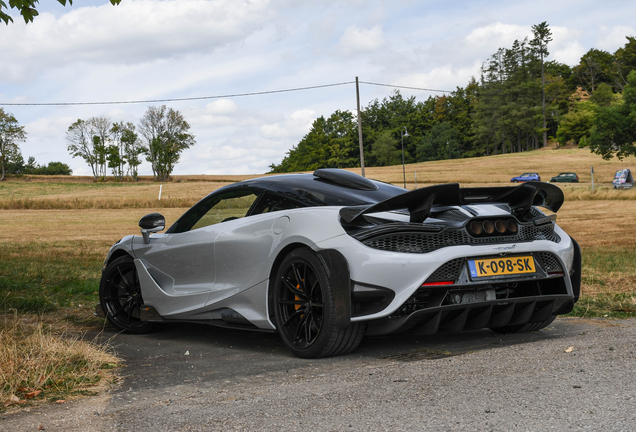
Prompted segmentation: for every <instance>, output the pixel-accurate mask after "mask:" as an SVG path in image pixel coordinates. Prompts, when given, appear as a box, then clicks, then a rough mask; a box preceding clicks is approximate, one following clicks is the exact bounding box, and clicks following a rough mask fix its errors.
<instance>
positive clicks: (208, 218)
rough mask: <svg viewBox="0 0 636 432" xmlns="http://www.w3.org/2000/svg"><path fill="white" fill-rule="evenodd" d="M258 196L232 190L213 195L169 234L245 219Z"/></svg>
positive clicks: (189, 212)
mask: <svg viewBox="0 0 636 432" xmlns="http://www.w3.org/2000/svg"><path fill="white" fill-rule="evenodd" d="M258 196H259V194H258V193H256V192H255V191H253V190H231V191H227V192H225V193H221V194H215V195H212V196H210V197H208V198H206V199H204V200H203V201H201V202H199V203H198V204H196V205H195V206H194V207H192V208H191V209H190V210H188V211H187V212H186V213H185V214H184V215H183V216H182V217H181V218H180V219H179V220H178V221H177V222H176V223H175V225H174V226H173V227H172V228H171V229H170V230H168V231H167V232H171V233H181V232H186V231H192V230H195V229H199V228H203V227H206V226H210V225H214V224H217V223H220V222H226V221H228V220H233V219H238V218H242V217H245V215H247V212H248V211H249V209H250V208H251V207H252V204H254V202H255V201H256V198H258Z"/></svg>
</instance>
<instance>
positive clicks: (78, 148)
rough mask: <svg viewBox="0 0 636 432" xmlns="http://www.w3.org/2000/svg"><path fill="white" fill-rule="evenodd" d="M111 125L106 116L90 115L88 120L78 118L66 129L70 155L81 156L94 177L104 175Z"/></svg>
mask: <svg viewBox="0 0 636 432" xmlns="http://www.w3.org/2000/svg"><path fill="white" fill-rule="evenodd" d="M111 127H112V126H111V123H110V119H108V117H91V118H89V119H88V120H82V119H78V120H77V121H76V122H75V123H73V124H72V125H71V126H69V128H68V131H66V142H67V143H68V147H67V149H68V151H69V152H70V153H71V156H73V157H81V158H83V159H84V160H85V161H86V163H87V164H88V165H89V166H90V167H91V171H92V172H93V177H94V178H95V179H97V178H100V177H105V176H106V156H107V148H108V146H107V143H108V142H109V141H110V128H111Z"/></svg>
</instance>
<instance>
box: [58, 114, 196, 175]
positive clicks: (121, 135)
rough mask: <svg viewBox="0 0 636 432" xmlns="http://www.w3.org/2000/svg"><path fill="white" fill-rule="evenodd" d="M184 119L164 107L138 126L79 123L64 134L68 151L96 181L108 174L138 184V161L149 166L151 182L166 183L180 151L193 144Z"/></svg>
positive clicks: (101, 121) (102, 121)
mask: <svg viewBox="0 0 636 432" xmlns="http://www.w3.org/2000/svg"><path fill="white" fill-rule="evenodd" d="M189 130H190V125H189V124H188V122H187V121H186V120H185V119H184V117H183V115H182V114H181V113H180V112H179V111H177V110H173V109H172V108H167V107H166V106H165V105H162V106H160V107H155V106H151V107H148V110H147V111H146V113H145V114H144V115H143V117H142V118H141V120H140V122H139V125H138V126H135V125H134V124H133V123H130V122H126V123H124V122H123V121H122V122H116V123H113V122H112V121H111V120H110V119H109V118H108V117H106V116H101V117H91V118H89V119H87V120H82V119H78V120H77V121H76V122H75V123H73V124H72V125H71V126H69V128H68V131H67V132H66V141H67V144H68V151H69V152H70V153H71V155H72V156H73V157H81V158H83V159H84V160H85V161H86V163H87V164H88V166H89V167H90V168H91V171H92V173H93V177H94V178H95V179H99V178H104V177H106V175H107V174H108V172H107V171H108V170H110V173H111V174H112V175H113V177H114V178H115V179H117V180H123V179H124V177H128V179H130V180H132V181H137V179H138V175H139V171H138V168H139V165H141V162H142V160H141V158H142V156H145V158H146V160H147V161H148V162H150V163H151V166H152V173H153V176H154V179H155V180H157V181H161V182H163V181H167V180H168V179H169V178H170V175H171V174H172V171H173V170H174V167H175V165H176V164H177V162H179V159H180V157H181V153H182V152H183V150H185V149H187V148H190V147H191V146H193V145H194V144H195V140H194V135H192V134H190V133H189Z"/></svg>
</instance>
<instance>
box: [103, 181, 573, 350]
mask: <svg viewBox="0 0 636 432" xmlns="http://www.w3.org/2000/svg"><path fill="white" fill-rule="evenodd" d="M562 204H563V193H562V192H561V189H559V188H558V187H556V186H553V185H550V184H547V183H541V182H527V183H524V184H523V185H521V186H514V187H485V188H460V187H459V185H458V184H443V185H438V186H429V187H425V188H421V189H416V190H413V191H406V190H404V189H402V188H399V187H396V186H393V185H390V184H386V183H382V182H378V181H374V180H369V179H366V178H364V177H361V176H359V175H357V174H353V173H351V172H348V171H343V170H337V169H319V170H317V171H315V172H314V173H313V174H289V175H279V176H271V177H263V178H258V179H253V180H247V181H243V182H239V183H235V184H232V185H229V186H226V187H223V188H221V189H219V190H217V191H215V192H214V193H211V194H210V195H208V196H206V197H205V198H203V199H202V200H201V201H199V202H198V203H197V204H195V205H194V206H193V207H192V208H191V209H189V210H188V211H187V212H186V213H185V214H184V215H183V216H181V217H180V218H179V219H178V220H177V221H176V222H175V223H174V224H173V225H172V226H171V227H170V228H169V229H168V230H166V231H165V233H163V234H161V233H160V231H163V230H164V227H165V219H164V217H163V216H161V215H160V214H158V213H153V214H149V215H147V216H144V217H143V218H142V219H141V221H140V222H139V226H140V227H141V234H142V235H141V236H132V235H131V236H127V237H124V238H123V239H121V240H119V241H118V242H117V243H115V244H114V245H113V247H112V248H111V249H110V251H109V253H108V256H107V257H106V261H105V263H104V268H103V271H102V279H101V283H100V288H99V297H100V305H99V306H98V308H97V311H98V312H99V313H100V314H102V313H103V314H105V316H106V317H107V318H108V320H109V321H110V323H111V324H112V325H114V326H115V327H117V328H118V329H119V330H123V331H126V332H129V333H144V332H148V331H151V330H152V329H153V328H154V327H155V326H156V325H157V323H160V322H176V321H191V322H198V323H207V324H213V325H218V326H223V327H232V328H242V329H251V330H261V331H270V332H274V331H277V332H278V333H280V335H281V337H282V340H283V342H284V344H285V345H286V346H287V347H288V348H289V350H290V351H291V352H292V353H294V354H295V355H297V356H300V357H305V358H315V357H324V356H334V355H340V354H345V353H348V352H350V351H352V350H353V349H355V348H356V347H357V346H358V344H359V343H360V340H361V339H362V337H363V336H364V335H384V334H389V333H394V332H405V331H408V332H415V333H417V334H432V333H435V332H438V331H461V330H467V329H479V328H490V329H492V330H494V331H496V332H504V333H510V332H525V331H531V330H538V329H541V328H543V327H546V326H547V325H549V324H550V323H551V322H552V321H553V320H554V318H555V317H556V316H557V315H559V314H565V313H568V312H569V311H571V310H572V308H573V305H574V303H575V302H576V301H577V300H578V297H579V292H580V284H581V252H580V248H579V246H578V244H577V243H576V241H574V240H573V239H572V238H571V237H570V236H568V235H567V234H566V233H565V232H564V231H563V230H562V229H561V228H560V227H559V226H558V225H557V224H556V222H555V221H556V212H557V210H558V209H559V208H560V207H561V205H562Z"/></svg>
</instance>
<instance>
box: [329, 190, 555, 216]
mask: <svg viewBox="0 0 636 432" xmlns="http://www.w3.org/2000/svg"><path fill="white" fill-rule="evenodd" d="M470 204H506V205H508V206H509V207H510V212H511V213H512V214H513V215H514V216H516V217H520V216H522V215H524V214H525V213H526V212H528V211H529V210H530V208H531V207H532V206H540V207H546V208H547V209H549V210H551V211H553V212H555V213H556V212H557V211H558V210H559V209H560V208H561V205H563V191H562V190H561V189H560V188H559V187H557V186H554V185H551V184H548V183H543V182H538V181H531V182H526V183H523V184H522V185H520V186H513V187H510V186H500V187H479V188H460V187H459V183H449V184H442V185H436V186H428V187H425V188H421V189H416V190H414V191H410V192H405V193H403V194H400V195H397V196H394V197H391V198H389V199H387V200H384V201H382V202H379V203H377V204H373V205H370V206H350V207H343V208H342V209H340V217H341V218H342V220H343V221H345V222H346V223H355V222H357V221H358V220H360V218H362V216H364V215H365V214H369V213H378V212H384V211H391V210H402V209H406V210H408V212H409V214H410V222H412V223H422V222H424V221H425V220H426V218H427V217H428V216H429V214H430V213H431V207H433V206H435V205H437V206H460V205H470Z"/></svg>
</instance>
